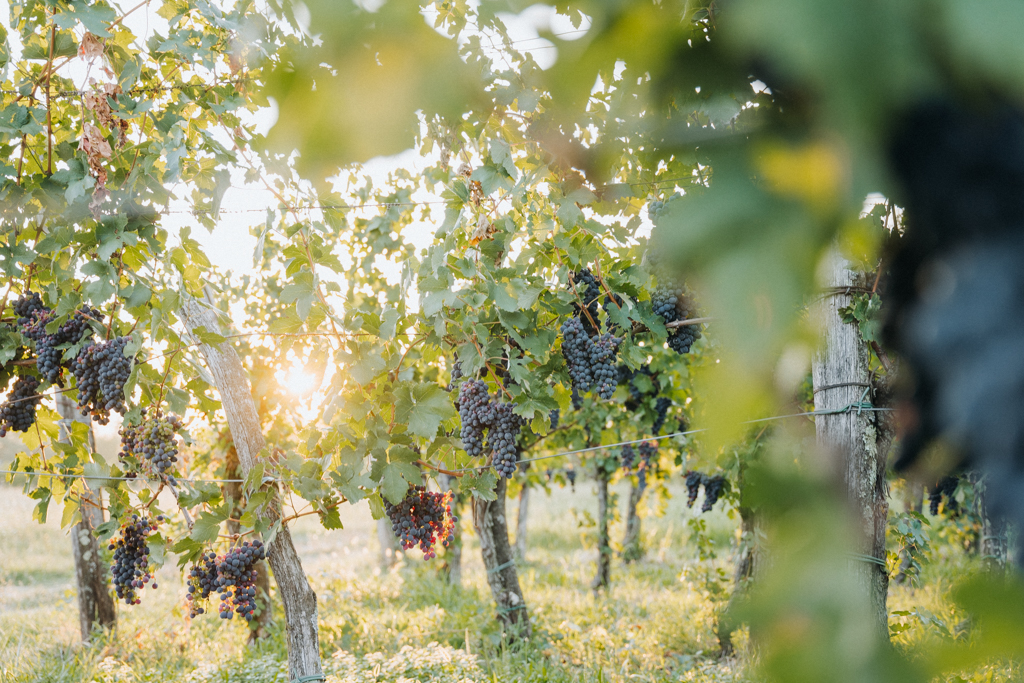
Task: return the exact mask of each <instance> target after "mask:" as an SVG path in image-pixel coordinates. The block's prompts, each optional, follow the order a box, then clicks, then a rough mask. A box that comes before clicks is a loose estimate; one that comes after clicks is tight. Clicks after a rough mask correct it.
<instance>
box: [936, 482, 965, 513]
mask: <svg viewBox="0 0 1024 683" xmlns="http://www.w3.org/2000/svg"><path fill="white" fill-rule="evenodd" d="M959 484H960V477H958V476H955V475H953V476H949V477H943V478H942V479H940V480H939V481H937V482H936V483H935V485H934V486H932V488H931V490H930V491H929V492H928V510H929V511H930V512H931V513H932V514H933V515H937V514H939V504H940V503H942V499H943V498H945V499H946V512H948V513H949V514H951V515H955V514H956V513H957V512H959V511H960V506H959V504H958V503H957V502H956V498H955V495H956V488H957V486H959Z"/></svg>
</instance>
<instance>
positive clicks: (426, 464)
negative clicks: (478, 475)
mask: <svg viewBox="0 0 1024 683" xmlns="http://www.w3.org/2000/svg"><path fill="white" fill-rule="evenodd" d="M416 464H417V465H419V466H420V467H426V468H427V469H428V470H433V471H434V472H440V473H441V474H447V475H448V476H449V477H456V478H459V477H464V476H465V474H466V473H465V472H452V471H451V470H444V469H441V468H440V467H438V466H437V465H431V464H430V463H429V462H427V461H425V460H417V461H416Z"/></svg>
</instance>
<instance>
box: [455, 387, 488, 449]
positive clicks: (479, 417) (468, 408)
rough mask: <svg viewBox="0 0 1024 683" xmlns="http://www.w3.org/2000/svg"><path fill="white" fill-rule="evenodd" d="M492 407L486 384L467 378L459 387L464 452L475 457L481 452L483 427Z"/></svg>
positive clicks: (484, 427)
mask: <svg viewBox="0 0 1024 683" xmlns="http://www.w3.org/2000/svg"><path fill="white" fill-rule="evenodd" d="M493 414H494V409H493V408H492V406H491V397H490V396H489V395H488V394H487V384H486V383H485V382H482V381H480V380H478V379H469V380H466V381H465V382H463V383H462V386H461V387H459V419H461V420H462V431H461V433H460V436H461V438H462V445H463V447H464V448H465V449H466V453H468V454H469V455H471V456H473V457H476V456H479V455H481V454H482V453H483V448H484V429H486V428H487V426H488V425H490V423H491V418H492V417H493Z"/></svg>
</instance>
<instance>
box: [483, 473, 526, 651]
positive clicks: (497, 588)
mask: <svg viewBox="0 0 1024 683" xmlns="http://www.w3.org/2000/svg"><path fill="white" fill-rule="evenodd" d="M506 490H507V486H506V481H505V478H504V477H498V483H497V484H495V486H494V494H495V496H496V497H495V499H494V500H484V499H483V498H473V526H474V527H475V528H476V534H477V537H478V538H479V539H480V553H481V555H482V556H483V560H484V568H485V569H486V570H487V584H488V585H489V586H490V587H491V595H493V596H494V602H495V604H496V605H497V607H498V620H499V621H500V622H501V624H502V627H503V629H504V632H505V634H506V636H507V637H508V638H509V639H511V640H515V639H520V638H522V639H526V638H529V637H530V636H531V635H532V628H531V626H530V615H529V613H528V612H527V610H526V600H525V599H524V598H523V590H522V589H521V588H520V587H519V574H518V572H517V571H516V563H515V561H514V560H513V559H512V547H511V546H510V545H509V543H508V522H507V520H506V519H505V492H506Z"/></svg>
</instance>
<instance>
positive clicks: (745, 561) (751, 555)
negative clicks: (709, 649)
mask: <svg viewBox="0 0 1024 683" xmlns="http://www.w3.org/2000/svg"><path fill="white" fill-rule="evenodd" d="M739 512H740V520H741V521H740V540H739V543H738V544H737V546H736V559H735V570H734V572H733V576H732V584H733V585H732V595H730V596H729V602H728V604H727V605H726V607H725V610H724V611H723V612H722V613H721V614H720V615H719V617H718V624H717V625H716V627H715V632H716V634H717V635H718V647H719V651H720V654H721V656H723V657H731V656H732V655H733V654H734V653H735V652H736V648H735V647H734V646H733V643H732V633H733V631H735V630H736V627H737V624H736V623H735V622H734V621H733V620H732V619H731V614H732V612H733V610H734V609H735V606H736V604H737V602H739V600H741V599H742V598H743V596H744V595H746V593H747V590H748V588H749V587H750V583H751V581H752V580H753V578H754V575H755V573H756V571H757V530H756V526H755V521H754V513H753V511H752V510H751V509H750V508H744V507H741V508H740V509H739Z"/></svg>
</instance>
